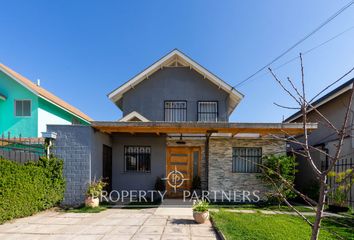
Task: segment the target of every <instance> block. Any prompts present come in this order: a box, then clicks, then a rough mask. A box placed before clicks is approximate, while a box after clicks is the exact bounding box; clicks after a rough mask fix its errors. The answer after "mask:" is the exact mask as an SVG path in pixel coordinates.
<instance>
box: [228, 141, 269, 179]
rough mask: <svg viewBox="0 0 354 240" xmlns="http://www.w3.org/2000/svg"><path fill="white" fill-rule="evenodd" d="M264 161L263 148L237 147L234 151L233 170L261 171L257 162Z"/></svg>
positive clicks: (242, 171)
mask: <svg viewBox="0 0 354 240" xmlns="http://www.w3.org/2000/svg"><path fill="white" fill-rule="evenodd" d="M261 162H262V148H248V147H247V148H246V147H235V148H233V153H232V171H233V172H239V173H259V172H260V168H259V166H258V165H257V164H260V163H261Z"/></svg>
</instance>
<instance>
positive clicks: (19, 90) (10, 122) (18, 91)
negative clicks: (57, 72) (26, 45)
mask: <svg viewBox="0 0 354 240" xmlns="http://www.w3.org/2000/svg"><path fill="white" fill-rule="evenodd" d="M0 93H1V94H3V95H5V96H6V97H7V99H6V100H5V101H2V100H0V134H2V133H4V134H5V135H6V136H7V134H8V132H10V133H11V136H13V137H15V136H16V137H18V136H19V134H21V136H22V137H37V128H38V124H37V122H38V113H37V109H38V97H37V96H36V95H35V94H34V93H32V92H30V91H29V90H28V89H26V88H25V87H23V86H22V85H20V84H19V83H17V82H16V81H15V80H13V79H12V78H10V77H9V76H7V75H6V74H4V73H3V72H2V71H0ZM15 99H18V100H19V99H29V100H32V103H31V117H16V116H15V106H14V105H15Z"/></svg>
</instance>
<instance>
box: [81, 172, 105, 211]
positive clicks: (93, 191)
mask: <svg viewBox="0 0 354 240" xmlns="http://www.w3.org/2000/svg"><path fill="white" fill-rule="evenodd" d="M106 185H107V183H105V182H104V181H102V180H101V179H100V180H98V181H95V180H94V181H92V182H90V184H89V186H88V188H87V191H86V199H85V206H86V207H98V206H99V202H100V201H99V197H100V195H101V192H102V190H103V188H104V187H105V186H106Z"/></svg>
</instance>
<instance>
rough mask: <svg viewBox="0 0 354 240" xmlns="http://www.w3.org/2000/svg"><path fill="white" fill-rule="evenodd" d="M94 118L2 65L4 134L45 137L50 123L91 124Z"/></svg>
mask: <svg viewBox="0 0 354 240" xmlns="http://www.w3.org/2000/svg"><path fill="white" fill-rule="evenodd" d="M90 121H92V119H91V118H90V117H88V116H87V115H85V114H84V113H82V112H81V111H79V110H78V109H77V108H75V107H73V106H71V105H70V104H68V103H66V102H65V101H63V100H62V99H60V98H58V97H57V96H55V95H53V94H52V93H50V92H48V91H47V90H45V89H44V88H42V87H40V86H39V85H37V84H34V83H33V82H32V81H30V80H29V79H27V78H25V77H23V76H21V75H20V74H18V73H17V72H15V71H14V70H12V69H10V68H9V67H7V66H5V65H3V64H0V135H1V134H4V135H5V136H6V137H7V136H8V134H10V135H11V136H13V137H18V136H20V135H21V136H22V137H26V138H28V137H31V138H35V137H41V132H45V131H46V125H47V124H65V125H68V124H83V125H89V124H90Z"/></svg>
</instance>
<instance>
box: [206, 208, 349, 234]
mask: <svg viewBox="0 0 354 240" xmlns="http://www.w3.org/2000/svg"><path fill="white" fill-rule="evenodd" d="M211 214H212V218H213V221H214V222H215V226H216V227H217V228H218V229H219V230H220V231H221V232H222V233H223V234H224V235H225V237H226V239H239V240H242V239H247V240H252V239H255V240H256V239H262V240H267V239H269V240H277V239H279V240H298V239H310V234H311V228H310V227H309V226H308V225H307V224H306V223H305V222H304V221H303V220H302V219H300V218H299V217H298V216H291V215H283V214H277V215H266V214H259V213H256V214H242V213H232V212H227V211H223V210H220V211H218V212H212V213H211ZM323 226H325V227H327V228H330V229H331V230H332V231H335V232H337V233H339V234H340V236H342V237H343V238H344V239H354V238H353V236H354V230H353V226H354V225H353V219H340V221H338V219H336V218H331V219H328V220H327V219H325V220H324V222H323ZM320 239H321V240H324V239H337V238H336V237H334V236H333V235H331V234H330V233H328V232H325V231H324V230H322V231H321V233H320Z"/></svg>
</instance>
